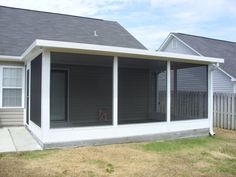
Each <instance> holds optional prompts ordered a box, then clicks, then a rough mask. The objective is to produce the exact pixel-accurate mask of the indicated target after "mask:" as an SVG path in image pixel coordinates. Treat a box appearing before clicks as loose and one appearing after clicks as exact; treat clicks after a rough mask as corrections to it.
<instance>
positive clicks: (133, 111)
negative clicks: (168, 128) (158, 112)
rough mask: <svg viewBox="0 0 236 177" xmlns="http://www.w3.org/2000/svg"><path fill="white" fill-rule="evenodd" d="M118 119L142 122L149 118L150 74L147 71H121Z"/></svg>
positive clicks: (129, 69)
mask: <svg viewBox="0 0 236 177" xmlns="http://www.w3.org/2000/svg"><path fill="white" fill-rule="evenodd" d="M118 83H119V93H118V96H119V102H118V104H119V105H118V108H119V111H118V117H119V121H122V120H142V119H145V118H147V117H148V101H149V100H148V94H149V87H148V84H149V72H148V70H147V69H133V68H132V69H131V68H128V69H125V68H124V69H123V68H122V69H119V80H118Z"/></svg>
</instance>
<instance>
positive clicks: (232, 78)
mask: <svg viewBox="0 0 236 177" xmlns="http://www.w3.org/2000/svg"><path fill="white" fill-rule="evenodd" d="M217 68H218V69H219V70H220V71H221V72H222V73H224V74H225V75H226V76H228V77H229V78H230V79H231V81H232V82H235V81H236V79H235V77H233V76H231V75H230V74H229V73H227V72H226V71H225V70H223V69H222V68H220V67H217Z"/></svg>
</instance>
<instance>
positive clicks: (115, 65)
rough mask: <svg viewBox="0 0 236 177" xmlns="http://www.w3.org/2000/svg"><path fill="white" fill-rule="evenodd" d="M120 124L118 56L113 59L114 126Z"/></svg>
mask: <svg viewBox="0 0 236 177" xmlns="http://www.w3.org/2000/svg"><path fill="white" fill-rule="evenodd" d="M117 125H118V57H117V56H114V60H113V126H117Z"/></svg>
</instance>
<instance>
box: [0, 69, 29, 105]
mask: <svg viewBox="0 0 236 177" xmlns="http://www.w3.org/2000/svg"><path fill="white" fill-rule="evenodd" d="M4 68H20V69H22V86H21V87H4V86H3V69H4ZM24 73H25V70H24V66H10V65H0V109H18V108H24V82H25V77H24ZM4 88H5V89H21V106H3V89H4Z"/></svg>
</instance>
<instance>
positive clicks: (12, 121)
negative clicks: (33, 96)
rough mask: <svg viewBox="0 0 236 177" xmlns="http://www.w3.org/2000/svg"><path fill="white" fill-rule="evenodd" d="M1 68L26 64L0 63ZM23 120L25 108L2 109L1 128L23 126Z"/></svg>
mask: <svg viewBox="0 0 236 177" xmlns="http://www.w3.org/2000/svg"><path fill="white" fill-rule="evenodd" d="M0 66H24V64H23V63H22V62H8V61H0ZM0 79H2V78H0ZM23 92H24V90H23ZM22 99H24V98H22ZM23 119H24V110H23V108H0V127H4V126H23Z"/></svg>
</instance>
